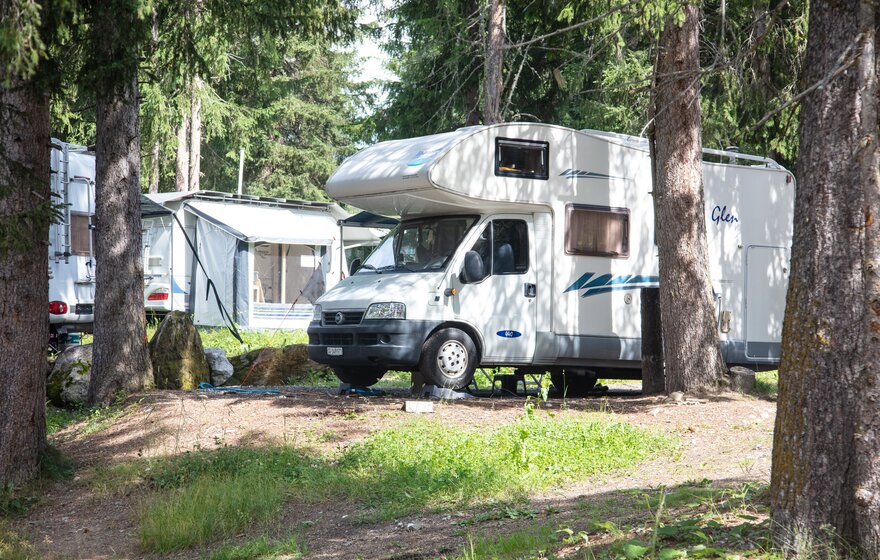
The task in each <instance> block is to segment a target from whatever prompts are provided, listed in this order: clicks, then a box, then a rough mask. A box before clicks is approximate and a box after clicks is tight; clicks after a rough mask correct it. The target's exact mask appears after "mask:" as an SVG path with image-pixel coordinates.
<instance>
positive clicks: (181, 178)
mask: <svg viewBox="0 0 880 560" xmlns="http://www.w3.org/2000/svg"><path fill="white" fill-rule="evenodd" d="M189 118H190V112H189V111H185V112H184V114H183V122H181V123H180V128H178V129H177V160H176V161H177V167H176V173H175V174H174V190H176V191H177V192H185V191H187V190H189Z"/></svg>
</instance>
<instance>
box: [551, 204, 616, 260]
mask: <svg viewBox="0 0 880 560" xmlns="http://www.w3.org/2000/svg"><path fill="white" fill-rule="evenodd" d="M565 252H566V253H567V254H569V255H586V256H594V257H619V258H626V257H628V256H629V210H627V209H626V208H611V207H608V206H586V205H579V204H569V205H568V206H566V208H565Z"/></svg>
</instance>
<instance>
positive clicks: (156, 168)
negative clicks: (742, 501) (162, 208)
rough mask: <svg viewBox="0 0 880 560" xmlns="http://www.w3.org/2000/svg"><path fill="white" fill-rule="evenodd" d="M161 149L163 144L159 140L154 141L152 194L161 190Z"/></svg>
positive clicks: (151, 154) (151, 173)
mask: <svg viewBox="0 0 880 560" xmlns="http://www.w3.org/2000/svg"><path fill="white" fill-rule="evenodd" d="M161 149H162V146H161V145H160V144H159V141H158V140H157V141H155V142H154V143H153V149H152V150H150V186H149V191H150V194H156V193H158V192H159V173H160V168H159V156H160V154H161Z"/></svg>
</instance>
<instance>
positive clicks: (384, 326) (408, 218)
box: [308, 123, 795, 390]
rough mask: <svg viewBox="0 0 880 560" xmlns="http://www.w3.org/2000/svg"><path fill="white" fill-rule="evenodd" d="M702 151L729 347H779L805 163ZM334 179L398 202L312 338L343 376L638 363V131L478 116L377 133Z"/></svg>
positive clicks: (741, 357) (764, 351) (761, 360)
mask: <svg viewBox="0 0 880 560" xmlns="http://www.w3.org/2000/svg"><path fill="white" fill-rule="evenodd" d="M711 159H714V160H716V161H714V162H713V161H709V160H711ZM704 160H706V161H704V164H703V176H704V188H705V212H706V215H705V217H706V224H707V228H708V240H709V251H710V258H711V263H710V269H711V270H710V272H711V278H712V282H713V286H714V291H715V294H716V304H717V316H718V331H719V334H720V338H721V344H722V351H723V355H724V357H725V358H726V360H727V363H728V364H751V365H768V364H773V363H776V362H778V359H779V348H780V338H781V330H782V318H783V313H784V306H785V291H786V287H787V281H788V280H787V277H788V260H789V248H790V245H791V236H792V213H793V201H794V188H795V183H794V178H793V176H792V174H791V173H790V172H788V171H787V170H785V169H784V168H782V167H781V166H779V165H778V164H776V163H775V162H773V161H772V160H769V159H766V158H761V157H755V156H748V155H743V154H739V153H733V152H721V151H714V150H705V157H704ZM326 189H327V193H328V194H329V195H330V196H331V197H333V198H334V199H337V200H340V201H343V202H346V203H349V204H352V205H355V206H357V207H359V208H363V209H365V210H367V211H370V212H374V213H377V214H384V215H393V216H400V217H401V223H400V225H399V226H398V227H397V229H396V230H394V231H393V232H392V233H391V234H389V235H388V237H387V238H386V239H385V241H384V242H383V243H382V244H381V245H380V246H379V247H378V248H377V249H376V250H375V251H374V252H373V253H372V254H371V255H370V257H369V258H368V259H366V261H365V262H364V264H363V266H362V267H361V268H360V270H359V271H358V272H357V273H356V274H354V275H352V276H351V277H350V278H348V279H346V280H344V281H342V282H340V283H339V284H338V285H337V286H336V287H335V288H334V289H332V290H330V291H328V292H327V293H326V294H325V295H324V296H323V297H321V298H320V299H319V300H318V302H317V305H316V309H315V315H314V317H313V319H312V322H311V324H310V326H309V329H308V333H309V355H310V356H311V358H312V359H313V360H316V361H318V362H321V363H325V364H329V365H331V366H333V367H334V368H335V370H336V372H337V375H338V376H339V378H340V379H341V380H342V381H345V382H350V383H356V384H363V385H369V384H372V383H374V382H375V381H376V380H378V379H379V378H380V377H381V376H382V375H383V374H384V372H385V371H386V370H387V369H389V368H393V369H398V370H410V371H412V370H416V369H419V370H421V371H422V373H423V375H424V376H425V378H426V379H427V381H428V382H429V383H430V382H432V383H435V384H436V385H438V386H443V387H451V388H461V387H464V386H465V385H467V384H468V383H469V382H470V381H471V380H472V378H473V374H474V370H475V368H476V367H477V366H513V367H517V368H519V369H520V370H521V371H523V372H546V371H549V372H550V373H551V375H552V378H553V380H554V383H556V384H557V387H559V385H560V384H561V383H562V382H563V381H562V380H563V379H564V380H565V381H564V383H566V384H567V385H568V386H569V387H571V388H572V389H576V390H578V389H580V390H582V389H585V388H588V387H591V386H592V385H593V384H594V383H595V379H596V376H597V375H599V374H607V372H609V371H611V370H613V371H614V373H615V375H620V374H621V370H624V371H627V370H628V371H630V372H636V373H638V369H639V368H640V360H641V332H640V328H641V326H640V323H641V320H640V317H641V306H640V288H644V287H656V286H658V283H659V276H658V258H657V248H656V245H655V241H654V211H653V200H652V197H651V171H650V160H649V154H648V147H647V143H646V142H645V141H644V140H643V139H639V138H634V137H630V136H625V135H619V134H612V133H606V132H598V131H591V130H583V131H577V130H572V129H568V128H563V127H559V126H551V125H545V124H529V123H526V124H522V123H521V124H517V123H513V124H498V125H492V126H476V127H468V128H463V129H460V130H457V131H454V132H449V133H445V134H436V135H432V136H425V137H421V138H413V139H407V140H395V141H389V142H382V143H380V144H376V145H374V146H371V147H369V148H366V149H364V150H362V151H361V152H359V153H357V154H355V155H354V156H352V157H351V158H349V159H347V160H346V161H345V162H343V164H342V165H341V166H340V167H339V169H338V170H337V171H336V172H335V173H334V174H333V176H331V177H330V179H329V180H328V182H327V186H326ZM687 303H688V302H681V304H682V305H687Z"/></svg>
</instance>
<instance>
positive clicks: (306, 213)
mask: <svg viewBox="0 0 880 560" xmlns="http://www.w3.org/2000/svg"><path fill="white" fill-rule="evenodd" d="M185 207H186V209H187V210H188V211H190V212H192V213H193V214H195V215H196V216H198V217H199V218H201V219H203V220H207V221H209V222H211V223H212V224H214V225H215V226H217V227H219V228H220V229H222V230H224V231H225V232H227V233H228V234H230V235H232V236H234V237H237V238H238V239H241V240H242V241H247V242H250V243H258V242H265V243H287V244H291V245H330V244H332V242H333V239H334V238H336V237H338V236H339V229H338V228H337V226H336V220H334V219H333V217H332V216H331V215H330V213H329V212H327V211H326V210H305V209H297V208H284V207H279V206H262V205H255V204H254V205H252V204H242V203H232V204H229V203H225V204H224V203H222V202H207V201H203V200H193V201H191V202H187V203H186V204H185Z"/></svg>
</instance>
